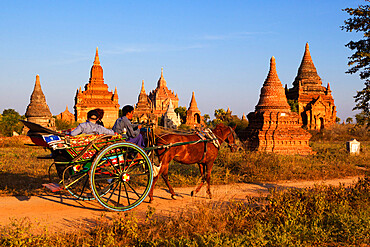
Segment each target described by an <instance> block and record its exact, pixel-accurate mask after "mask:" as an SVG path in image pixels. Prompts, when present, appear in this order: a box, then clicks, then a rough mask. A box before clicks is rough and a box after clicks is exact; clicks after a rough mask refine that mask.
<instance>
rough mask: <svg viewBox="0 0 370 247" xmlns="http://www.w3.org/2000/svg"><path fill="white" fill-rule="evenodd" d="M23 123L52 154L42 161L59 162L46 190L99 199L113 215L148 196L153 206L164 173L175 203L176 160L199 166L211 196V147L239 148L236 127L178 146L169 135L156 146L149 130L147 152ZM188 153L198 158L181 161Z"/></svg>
mask: <svg viewBox="0 0 370 247" xmlns="http://www.w3.org/2000/svg"><path fill="white" fill-rule="evenodd" d="M21 121H22V122H23V123H24V125H25V126H26V127H28V128H29V129H30V130H29V132H28V134H27V135H28V136H29V137H30V138H31V140H32V141H33V143H35V144H36V145H38V146H44V147H45V148H48V149H49V150H50V151H51V154H50V156H46V157H39V158H42V159H52V160H53V162H52V164H51V165H50V167H49V171H48V172H49V178H50V183H49V184H43V185H44V186H45V187H47V188H48V189H50V190H52V191H53V192H56V191H60V190H66V191H68V192H69V193H70V194H71V195H72V196H74V197H76V198H77V199H80V200H94V199H96V200H97V201H98V202H99V203H100V204H101V205H102V206H104V207H105V208H107V209H109V210H113V211H127V210H130V209H132V208H134V207H136V206H138V205H139V204H140V203H141V202H142V201H143V200H144V199H145V198H146V197H147V196H148V194H149V196H150V201H152V200H153V188H152V185H153V179H154V183H155V182H156V181H157V179H158V176H157V175H158V173H159V172H161V174H162V177H163V179H164V180H165V182H166V184H167V186H168V187H169V190H170V193H171V194H172V198H174V196H175V193H174V191H173V189H172V187H171V185H170V184H169V182H168V177H167V173H168V164H169V162H170V160H172V159H174V157H175V156H176V157H175V160H176V159H177V161H179V162H181V163H184V164H191V163H199V166H200V171H201V174H202V176H203V181H202V184H203V182H204V181H207V183H208V192H209V195H210V191H209V176H210V171H211V169H212V165H213V161H214V159H215V158H216V156H217V153H218V147H216V146H217V145H216V144H215V145H210V147H209V148H208V151H207V143H208V142H213V143H216V142H217V143H218V141H221V142H222V141H225V140H226V141H227V143H229V145H233V144H230V141H229V140H228V139H230V140H231V139H232V143H233V142H234V137H233V136H234V135H235V132H234V131H233V130H232V129H231V128H230V127H227V128H226V127H225V130H222V129H220V131H221V132H219V133H218V136H217V138H216V136H214V135H213V136H211V137H210V138H199V137H198V136H197V135H189V136H183V135H182V136H180V137H181V138H180V139H178V138H179V136H177V137H176V136H175V138H176V140H177V141H176V140H174V141H172V140H171V138H173V137H174V136H173V135H165V136H163V137H161V138H160V139H161V140H160V141H159V142H155V138H154V133H153V131H152V129H151V128H150V127H149V128H147V131H146V134H147V147H146V148H144V149H142V148H140V147H138V146H137V145H135V144H132V143H129V142H126V141H125V139H126V138H125V136H122V135H80V136H77V137H72V136H68V135H66V134H65V133H61V132H56V131H53V130H50V129H48V128H44V127H42V126H40V125H38V124H35V123H32V122H27V121H23V120H21ZM216 129H217V127H216ZM231 133H232V134H233V135H231ZM220 136H222V137H220ZM189 138H190V139H189ZM157 143H159V144H157ZM155 145H157V146H155ZM215 150H216V151H215ZM168 151H173V152H168ZM155 152H156V153H157V156H158V158H159V161H160V164H159V167H158V166H156V165H153V159H154V157H155V155H154V153H155ZM174 152H176V153H177V155H175V154H174ZM184 152H186V153H187V155H184V157H189V153H190V154H191V155H190V156H191V157H193V158H192V159H191V160H189V161H187V160H185V159H181V158H179V154H181V153H184ZM197 156H199V158H197ZM162 165H163V167H162V169H161V166H162ZM202 165H203V166H202ZM54 170H56V172H53V171H54ZM53 174H55V176H53ZM200 187H201V185H200V186H199V187H198V188H197V191H199V189H200ZM197 191H196V192H197ZM192 195H193V192H192Z"/></svg>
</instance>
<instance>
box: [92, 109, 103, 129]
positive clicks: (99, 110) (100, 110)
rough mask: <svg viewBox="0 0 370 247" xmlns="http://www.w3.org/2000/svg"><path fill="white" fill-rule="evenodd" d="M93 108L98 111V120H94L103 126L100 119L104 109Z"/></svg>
mask: <svg viewBox="0 0 370 247" xmlns="http://www.w3.org/2000/svg"><path fill="white" fill-rule="evenodd" d="M94 110H95V111H96V112H97V113H98V121H96V123H97V124H99V125H101V126H103V127H104V123H103V120H102V119H103V117H104V110H103V109H100V108H96V109H94Z"/></svg>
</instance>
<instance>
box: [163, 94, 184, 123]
mask: <svg viewBox="0 0 370 247" xmlns="http://www.w3.org/2000/svg"><path fill="white" fill-rule="evenodd" d="M163 125H164V127H165V128H170V129H177V127H179V126H180V125H181V120H180V116H179V115H178V114H176V113H175V110H174V108H173V105H172V100H170V103H169V104H168V108H167V111H166V113H165V114H164V115H163Z"/></svg>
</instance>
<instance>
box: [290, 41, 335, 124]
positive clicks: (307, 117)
mask: <svg viewBox="0 0 370 247" xmlns="http://www.w3.org/2000/svg"><path fill="white" fill-rule="evenodd" d="M286 88H287V87H286ZM286 96H287V98H288V99H289V100H294V101H297V103H298V114H299V116H300V118H301V121H302V125H303V126H305V127H306V128H307V129H310V130H320V129H323V128H328V127H330V126H331V125H333V124H334V123H335V120H336V117H337V111H336V107H335V105H334V99H333V96H332V94H331V90H330V84H329V83H328V85H327V87H324V86H322V81H321V78H320V76H319V75H318V74H317V70H316V67H315V65H314V64H313V61H312V58H311V54H310V49H309V45H308V43H306V48H305V52H304V55H303V58H302V62H301V65H300V66H299V69H298V73H297V76H296V78H295V80H294V82H293V88H290V89H286Z"/></svg>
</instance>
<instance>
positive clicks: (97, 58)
mask: <svg viewBox="0 0 370 247" xmlns="http://www.w3.org/2000/svg"><path fill="white" fill-rule="evenodd" d="M94 64H100V61H99V52H98V47H96V52H95V60H94Z"/></svg>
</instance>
